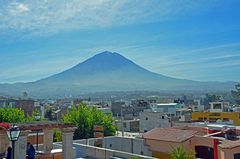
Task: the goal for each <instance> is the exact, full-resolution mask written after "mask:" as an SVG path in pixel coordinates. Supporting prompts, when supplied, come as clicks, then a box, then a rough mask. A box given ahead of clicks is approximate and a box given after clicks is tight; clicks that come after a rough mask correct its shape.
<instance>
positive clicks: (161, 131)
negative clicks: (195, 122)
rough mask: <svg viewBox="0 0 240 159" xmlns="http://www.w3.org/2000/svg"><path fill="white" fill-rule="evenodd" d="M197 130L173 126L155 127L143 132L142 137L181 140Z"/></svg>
mask: <svg viewBox="0 0 240 159" xmlns="http://www.w3.org/2000/svg"><path fill="white" fill-rule="evenodd" d="M196 133H197V131H193V130H180V129H173V128H155V129H152V130H151V131H149V132H146V133H144V134H143V136H142V137H143V138H144V139H151V140H160V141H170V142H183V141H186V140H188V139H190V138H192V137H193V136H194V135H195V134H196Z"/></svg>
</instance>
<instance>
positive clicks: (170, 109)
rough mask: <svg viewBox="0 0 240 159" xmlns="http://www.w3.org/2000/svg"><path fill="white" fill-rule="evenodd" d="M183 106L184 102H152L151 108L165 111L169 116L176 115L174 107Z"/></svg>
mask: <svg viewBox="0 0 240 159" xmlns="http://www.w3.org/2000/svg"><path fill="white" fill-rule="evenodd" d="M177 108H184V104H179V103H161V104H159V103H152V104H151V109H152V111H154V112H163V113H167V114H168V115H170V116H176V109H177Z"/></svg>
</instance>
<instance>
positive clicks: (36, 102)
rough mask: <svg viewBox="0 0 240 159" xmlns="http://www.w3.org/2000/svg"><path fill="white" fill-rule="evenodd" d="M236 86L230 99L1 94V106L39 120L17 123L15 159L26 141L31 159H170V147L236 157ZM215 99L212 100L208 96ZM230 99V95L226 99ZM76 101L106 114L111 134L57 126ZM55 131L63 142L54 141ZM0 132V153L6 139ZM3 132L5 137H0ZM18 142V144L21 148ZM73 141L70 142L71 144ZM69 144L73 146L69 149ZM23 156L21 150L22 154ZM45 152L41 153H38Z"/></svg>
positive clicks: (209, 156) (239, 144) (239, 152)
mask: <svg viewBox="0 0 240 159" xmlns="http://www.w3.org/2000/svg"><path fill="white" fill-rule="evenodd" d="M238 86H239V85H236V90H235V91H232V92H231V94H232V98H231V100H228V99H227V100H226V99H224V97H221V96H217V95H213V94H212V95H211V94H206V95H205V96H203V97H202V98H192V97H191V96H189V97H188V96H186V95H183V96H180V97H179V98H177V99H176V98H171V97H170V96H167V97H158V96H146V97H144V98H143V97H141V98H140V97H139V98H138V99H129V98H126V99H115V98H114V99H105V100H99V99H98V98H95V99H94V98H85V99H84V98H66V99H31V98H29V97H28V95H27V94H26V93H25V94H23V96H22V97H21V98H11V97H1V99H0V107H1V108H18V109H21V110H23V111H24V115H25V117H26V118H27V117H28V116H31V115H33V114H34V112H35V115H36V112H37V116H40V117H41V118H42V119H45V120H44V121H38V120H37V119H36V121H35V122H30V123H28V122H27V123H25V124H24V123H20V124H18V125H19V127H20V128H21V129H22V133H21V136H20V138H19V141H17V146H16V147H18V149H16V152H17V153H19V155H16V154H15V155H16V158H20V157H19V156H24V155H25V151H23V149H24V148H25V146H23V145H24V144H22V143H21V142H23V143H24V142H27V141H28V142H31V143H33V144H34V146H35V148H36V149H37V150H38V151H37V154H36V158H39V159H42V158H51V157H52V156H54V158H63V159H69V158H131V157H141V158H160V159H171V155H170V154H171V152H172V151H173V149H174V148H178V147H181V146H182V147H183V148H184V149H185V150H191V151H193V153H194V156H195V157H196V158H202V159H231V158H232V159H239V157H240V138H239V136H240V105H239V93H240V90H239V87H238ZM209 97H214V98H209ZM229 99H230V98H229ZM80 103H84V104H86V105H87V106H88V107H89V108H93V107H95V108H96V109H97V110H98V111H101V112H103V113H104V114H106V115H110V116H112V117H113V119H114V123H113V124H114V125H116V126H117V133H116V135H115V136H104V133H102V131H104V130H103V128H101V127H100V128H94V129H93V131H96V132H94V137H95V138H85V139H78V140H73V134H74V130H75V129H76V125H75V126H74V125H66V124H61V123H62V122H61V121H62V118H63V116H64V115H66V114H67V113H68V112H69V111H71V109H72V108H73V107H78V105H79V104H80ZM55 129H59V130H61V131H62V132H63V133H62V140H61V141H60V142H54V140H53V136H54V135H53V134H54V131H55ZM5 133H6V132H5V131H4V130H3V129H2V130H1V138H0V141H1V142H0V148H1V152H0V154H2V155H4V153H5V151H6V145H8V144H9V141H8V139H7V137H6V134H5ZM4 134H5V135H4ZM21 144H22V146H21ZM71 145H72V146H71ZM70 147H72V149H70ZM20 152H21V153H22V154H21V153H20ZM43 156H44V157H43Z"/></svg>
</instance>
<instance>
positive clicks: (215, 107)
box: [209, 102, 229, 113]
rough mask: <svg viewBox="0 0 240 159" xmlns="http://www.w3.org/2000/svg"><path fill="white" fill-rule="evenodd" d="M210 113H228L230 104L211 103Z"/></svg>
mask: <svg viewBox="0 0 240 159" xmlns="http://www.w3.org/2000/svg"><path fill="white" fill-rule="evenodd" d="M209 104H210V109H209V111H210V112H216V113H220V112H224V111H227V109H228V108H229V103H228V102H210V103H209Z"/></svg>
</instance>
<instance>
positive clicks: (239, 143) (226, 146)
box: [219, 140, 240, 149]
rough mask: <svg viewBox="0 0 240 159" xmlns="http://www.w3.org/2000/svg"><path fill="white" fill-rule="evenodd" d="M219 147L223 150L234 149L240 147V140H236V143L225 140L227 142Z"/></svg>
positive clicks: (223, 142)
mask: <svg viewBox="0 0 240 159" xmlns="http://www.w3.org/2000/svg"><path fill="white" fill-rule="evenodd" d="M219 146H220V147H221V148H223V149H232V148H235V147H240V140H236V141H229V140H225V141H222V144H220V145H219Z"/></svg>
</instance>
